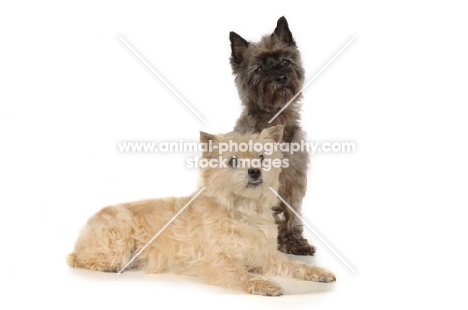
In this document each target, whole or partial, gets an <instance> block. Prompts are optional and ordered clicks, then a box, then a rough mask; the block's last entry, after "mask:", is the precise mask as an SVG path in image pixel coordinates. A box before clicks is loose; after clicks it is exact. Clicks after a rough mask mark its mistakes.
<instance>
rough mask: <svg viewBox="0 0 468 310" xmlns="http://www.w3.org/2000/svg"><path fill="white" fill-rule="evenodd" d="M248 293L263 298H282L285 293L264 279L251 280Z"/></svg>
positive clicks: (279, 287) (276, 285)
mask: <svg viewBox="0 0 468 310" xmlns="http://www.w3.org/2000/svg"><path fill="white" fill-rule="evenodd" d="M247 292H248V293H250V294H255V295H263V296H281V295H283V291H282V289H281V286H279V285H278V284H276V283H274V282H271V281H266V280H262V279H255V280H251V281H249V283H248V288H247Z"/></svg>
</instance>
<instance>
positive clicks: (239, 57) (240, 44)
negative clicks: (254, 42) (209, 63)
mask: <svg viewBox="0 0 468 310" xmlns="http://www.w3.org/2000/svg"><path fill="white" fill-rule="evenodd" d="M229 40H230V41H231V66H232V69H233V70H234V69H236V68H237V67H238V66H239V65H240V64H241V62H243V61H244V52H245V50H246V49H247V48H248V47H249V42H247V41H246V40H244V38H242V37H241V36H240V35H238V34H237V33H235V32H234V31H231V32H230V33H229Z"/></svg>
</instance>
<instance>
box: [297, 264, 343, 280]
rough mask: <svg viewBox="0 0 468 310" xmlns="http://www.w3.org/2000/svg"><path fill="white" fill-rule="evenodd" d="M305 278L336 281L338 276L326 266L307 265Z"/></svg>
mask: <svg viewBox="0 0 468 310" xmlns="http://www.w3.org/2000/svg"><path fill="white" fill-rule="evenodd" d="M304 280H308V281H315V282H327V283H329V282H335V281H336V277H335V275H334V274H333V273H332V272H331V271H328V270H327V269H325V268H320V267H307V269H306V272H305V275H304Z"/></svg>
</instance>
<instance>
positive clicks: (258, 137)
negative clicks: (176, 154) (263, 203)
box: [199, 126, 288, 206]
mask: <svg viewBox="0 0 468 310" xmlns="http://www.w3.org/2000/svg"><path fill="white" fill-rule="evenodd" d="M282 136H283V126H273V127H270V128H266V129H264V130H263V131H262V132H261V133H260V134H244V135H243V134H240V133H237V132H231V133H227V134H220V135H211V134H208V133H205V132H201V133H200V142H201V143H203V144H204V145H206V146H207V149H205V151H204V152H203V155H202V158H201V159H200V162H199V167H200V169H201V181H200V183H201V185H202V186H206V190H205V191H206V192H207V193H211V195H214V196H216V197H217V198H219V199H221V200H222V199H231V198H232V197H244V198H252V199H258V198H262V197H263V198H265V197H270V198H268V199H271V197H272V195H271V194H272V191H271V190H270V188H269V187H272V188H273V189H275V190H277V188H278V185H279V182H278V178H279V174H280V172H281V168H284V167H287V166H288V162H287V159H283V155H282V152H281V151H280V150H279V147H278V143H280V142H281V139H282ZM273 196H274V195H273ZM265 199H266V198H265ZM273 199H274V200H275V201H276V197H273ZM273 205H274V204H272V205H271V206H273Z"/></svg>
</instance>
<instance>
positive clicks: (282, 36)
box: [272, 16, 296, 45]
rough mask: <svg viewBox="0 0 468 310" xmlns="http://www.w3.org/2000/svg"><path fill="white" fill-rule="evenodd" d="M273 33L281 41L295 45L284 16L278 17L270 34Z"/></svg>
mask: <svg viewBox="0 0 468 310" xmlns="http://www.w3.org/2000/svg"><path fill="white" fill-rule="evenodd" d="M273 35H276V36H277V37H278V39H279V40H280V41H281V42H284V43H288V44H289V45H296V42H294V39H293V36H292V33H291V31H290V30H289V26H288V21H287V20H286V18H285V17H284V16H281V17H280V19H278V22H277V23H276V28H275V31H274V32H273V34H272V36H273Z"/></svg>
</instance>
